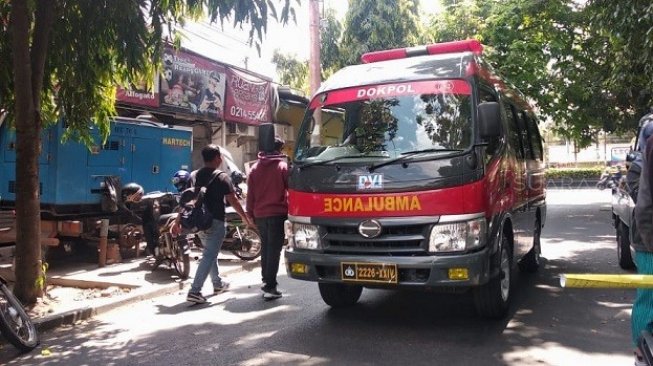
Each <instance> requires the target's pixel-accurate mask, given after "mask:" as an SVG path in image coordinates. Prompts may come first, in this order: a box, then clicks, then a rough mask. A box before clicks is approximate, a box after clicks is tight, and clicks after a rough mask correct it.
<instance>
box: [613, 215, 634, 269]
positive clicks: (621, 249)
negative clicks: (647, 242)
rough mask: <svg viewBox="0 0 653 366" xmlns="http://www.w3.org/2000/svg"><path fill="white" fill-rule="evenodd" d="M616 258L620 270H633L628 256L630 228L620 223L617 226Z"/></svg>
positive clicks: (632, 263)
mask: <svg viewBox="0 0 653 366" xmlns="http://www.w3.org/2000/svg"><path fill="white" fill-rule="evenodd" d="M617 258H618V259H619V267H621V268H622V269H626V270H632V269H635V262H633V257H632V255H631V254H630V228H628V226H626V224H624V223H623V222H621V221H619V223H618V224H617Z"/></svg>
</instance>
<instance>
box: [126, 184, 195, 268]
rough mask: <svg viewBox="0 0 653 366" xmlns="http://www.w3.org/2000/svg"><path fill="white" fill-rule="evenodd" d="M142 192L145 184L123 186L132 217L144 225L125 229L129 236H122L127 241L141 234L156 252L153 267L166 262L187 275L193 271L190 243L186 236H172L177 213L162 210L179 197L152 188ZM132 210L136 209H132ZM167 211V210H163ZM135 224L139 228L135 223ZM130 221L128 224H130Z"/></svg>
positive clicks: (140, 236)
mask: <svg viewBox="0 0 653 366" xmlns="http://www.w3.org/2000/svg"><path fill="white" fill-rule="evenodd" d="M139 193H142V187H140V186H139V185H137V184H134V183H131V184H128V185H126V186H124V187H123V188H122V194H123V196H125V197H127V198H126V199H125V201H126V202H128V203H129V204H130V207H129V208H127V209H128V210H130V214H131V215H130V216H131V217H132V219H133V221H135V222H138V223H139V224H141V225H142V234H141V231H140V230H129V231H125V229H123V234H127V235H129V236H130V238H128V239H126V238H123V241H125V242H136V243H140V241H141V239H142V236H145V239H146V241H147V242H148V247H149V251H150V253H151V254H153V256H154V268H153V270H155V269H157V268H158V267H159V266H160V265H161V264H166V265H168V266H169V267H172V268H174V270H175V271H176V272H177V274H178V275H179V277H180V278H181V279H186V278H188V275H189V274H190V244H189V243H188V240H187V237H186V236H178V237H175V236H172V234H171V233H170V228H171V227H172V224H173V223H174V221H175V218H176V217H177V214H176V213H166V214H161V213H162V212H161V210H162V208H163V207H166V211H168V212H169V211H170V210H173V209H174V206H176V198H175V196H174V195H173V194H172V193H163V192H151V193H148V194H146V195H142V194H139ZM132 210H133V211H132ZM164 212H165V211H164ZM130 225H131V226H132V227H134V228H137V226H135V225H134V224H130ZM130 225H127V227H129V226H130Z"/></svg>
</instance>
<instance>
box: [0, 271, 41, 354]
mask: <svg viewBox="0 0 653 366" xmlns="http://www.w3.org/2000/svg"><path fill="white" fill-rule="evenodd" d="M0 332H1V333H2V335H3V336H4V337H5V339H7V341H9V343H11V344H13V345H14V346H15V347H16V348H18V349H19V350H20V351H21V352H29V351H31V350H33V349H34V348H36V346H38V344H39V337H38V334H37V332H36V327H35V326H34V323H33V322H32V320H31V319H30V317H29V315H27V312H25V309H24V308H23V305H22V304H21V303H20V301H18V299H17V298H16V296H14V294H13V292H11V290H10V289H9V288H8V287H7V281H6V280H5V279H4V278H2V276H0Z"/></svg>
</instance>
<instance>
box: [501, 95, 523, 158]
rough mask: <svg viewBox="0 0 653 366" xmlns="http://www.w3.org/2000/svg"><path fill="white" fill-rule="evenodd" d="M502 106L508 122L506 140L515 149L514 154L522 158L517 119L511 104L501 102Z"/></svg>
mask: <svg viewBox="0 0 653 366" xmlns="http://www.w3.org/2000/svg"><path fill="white" fill-rule="evenodd" d="M503 108H504V109H505V112H506V121H507V122H508V141H510V145H511V146H512V147H513V149H515V154H516V155H517V158H518V159H523V158H524V148H523V147H522V141H521V136H520V133H519V126H518V125H517V119H516V118H515V114H514V113H513V108H512V105H511V104H510V103H508V102H505V103H503Z"/></svg>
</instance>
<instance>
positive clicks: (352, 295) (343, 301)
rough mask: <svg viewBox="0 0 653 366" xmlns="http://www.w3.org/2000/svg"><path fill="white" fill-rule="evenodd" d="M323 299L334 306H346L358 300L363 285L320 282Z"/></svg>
mask: <svg viewBox="0 0 653 366" xmlns="http://www.w3.org/2000/svg"><path fill="white" fill-rule="evenodd" d="M318 286H319V288H320V295H321V296H322V300H324V302H325V303H326V304H327V305H329V306H331V307H332V308H345V307H349V306H353V305H355V304H356V303H357V302H358V299H360V297H361V293H362V292H363V286H353V285H343V284H339V283H318Z"/></svg>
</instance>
